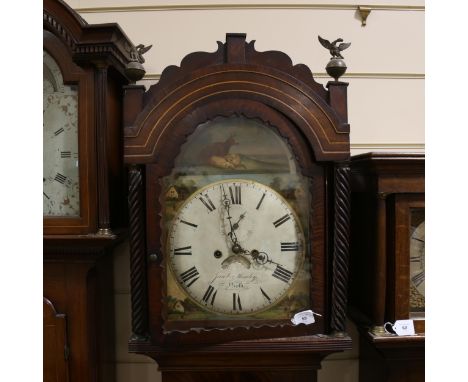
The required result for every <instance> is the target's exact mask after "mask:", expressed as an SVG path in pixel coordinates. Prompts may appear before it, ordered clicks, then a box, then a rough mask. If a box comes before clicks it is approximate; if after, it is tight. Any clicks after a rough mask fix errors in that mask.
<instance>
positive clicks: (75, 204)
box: [43, 0, 136, 381]
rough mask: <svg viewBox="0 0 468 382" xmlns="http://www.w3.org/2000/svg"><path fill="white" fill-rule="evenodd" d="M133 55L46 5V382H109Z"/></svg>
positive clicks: (96, 28)
mask: <svg viewBox="0 0 468 382" xmlns="http://www.w3.org/2000/svg"><path fill="white" fill-rule="evenodd" d="M135 57H136V49H135V47H134V46H133V44H132V43H131V42H130V41H129V40H128V38H127V37H126V36H125V34H124V33H123V31H122V30H121V29H120V28H119V26H118V25H117V24H105V25H89V24H87V23H86V22H85V21H84V20H83V19H82V18H81V17H80V16H79V15H78V14H76V13H75V12H74V11H73V10H72V9H71V8H69V7H68V6H67V5H66V4H65V3H64V2H62V1H53V0H45V1H44V9H43V80H44V81H43V85H44V86H43V111H44V114H43V153H44V162H43V185H44V187H43V206H44V208H43V216H44V219H43V221H44V247H43V252H44V380H46V381H110V380H113V378H114V371H113V366H112V362H113V357H114V355H113V353H114V350H113V337H114V333H113V330H114V329H113V297H112V286H113V285H112V258H111V252H112V248H113V247H115V245H116V244H117V243H119V242H120V241H121V240H122V239H123V238H124V236H125V227H126V213H125V210H123V209H122V208H119V207H120V206H121V205H122V203H125V194H126V193H125V182H124V181H125V177H124V174H123V166H122V163H123V161H122V136H121V123H122V120H121V114H122V86H123V85H126V84H128V83H129V82H130V79H129V78H128V76H127V74H126V68H127V67H128V65H129V64H131V63H132V62H133V60H134V59H135Z"/></svg>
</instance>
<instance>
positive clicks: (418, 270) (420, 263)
mask: <svg viewBox="0 0 468 382" xmlns="http://www.w3.org/2000/svg"><path fill="white" fill-rule="evenodd" d="M424 237H425V235H424V222H422V223H421V224H419V225H418V226H417V227H416V229H415V230H414V232H413V234H412V235H411V245H410V277H411V283H412V285H413V286H414V287H415V288H416V290H417V291H418V292H419V293H420V294H421V295H422V296H424V295H425V259H424V244H425V242H424Z"/></svg>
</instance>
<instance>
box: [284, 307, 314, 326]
mask: <svg viewBox="0 0 468 382" xmlns="http://www.w3.org/2000/svg"><path fill="white" fill-rule="evenodd" d="M314 315H317V316H322V315H321V314H318V313H314V312H312V311H311V310H304V311H303V312H299V313H296V314H295V315H294V317H293V318H291V322H292V323H293V324H294V325H299V324H305V325H310V324H313V323H314V322H315V317H314Z"/></svg>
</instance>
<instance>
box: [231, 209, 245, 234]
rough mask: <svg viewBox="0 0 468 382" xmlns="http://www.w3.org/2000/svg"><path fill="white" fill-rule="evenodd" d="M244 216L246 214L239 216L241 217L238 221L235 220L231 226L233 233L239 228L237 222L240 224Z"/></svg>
mask: <svg viewBox="0 0 468 382" xmlns="http://www.w3.org/2000/svg"><path fill="white" fill-rule="evenodd" d="M246 214H247V212H244V213H243V214H241V215H240V216H239V220H237V221H236V222H235V223H234V224H233V226H232V229H233V231H235V230H236V229H238V228H239V222H240V221H241V220H242V219H244V218H245V215H246Z"/></svg>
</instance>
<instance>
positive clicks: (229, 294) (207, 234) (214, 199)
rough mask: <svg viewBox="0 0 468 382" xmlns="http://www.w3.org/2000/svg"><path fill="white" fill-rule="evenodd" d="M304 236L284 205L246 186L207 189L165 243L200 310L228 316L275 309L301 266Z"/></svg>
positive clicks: (189, 204)
mask: <svg viewBox="0 0 468 382" xmlns="http://www.w3.org/2000/svg"><path fill="white" fill-rule="evenodd" d="M304 243H305V241H304V234H303V231H302V228H301V226H300V222H299V219H298V218H297V216H296V214H295V213H294V211H293V210H292V208H291V207H290V206H289V205H288V203H287V202H286V200H285V199H284V198H283V197H282V196H280V195H279V194H278V193H277V192H276V191H274V190H273V189H271V188H269V187H267V186H264V185H263V184H260V183H257V182H254V181H247V180H226V181H221V182H217V183H213V184H210V185H208V186H206V187H204V188H203V189H201V190H198V191H197V192H195V193H194V194H192V195H191V196H190V197H189V198H188V199H187V201H186V202H185V203H184V205H183V206H182V207H181V208H180V210H179V211H178V213H177V214H176V216H175V218H174V220H173V222H172V225H171V228H170V231H169V238H168V252H169V253H168V258H169V265H170V269H171V271H172V272H173V274H174V276H175V278H176V279H177V281H178V283H179V285H180V286H181V287H182V289H184V290H185V292H186V293H187V295H188V296H189V297H190V298H191V299H192V300H193V301H194V302H195V303H196V304H198V305H199V306H202V307H203V308H204V309H207V310H209V311H212V312H216V313H221V314H227V315H242V314H253V313H256V312H260V311H263V310H265V309H268V308H270V307H271V306H273V305H275V304H276V303H278V302H279V301H280V300H281V299H282V298H283V297H284V296H285V295H286V293H287V291H288V290H289V289H290V288H291V285H292V284H293V283H294V281H295V279H296V277H297V274H298V272H299V270H300V268H301V266H302V263H303V260H304V253H305V249H304Z"/></svg>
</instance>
